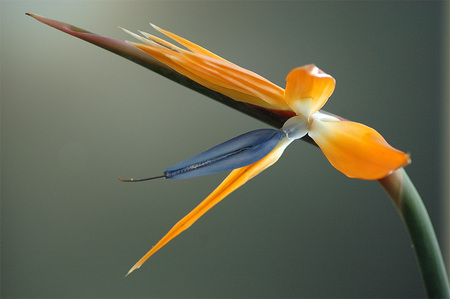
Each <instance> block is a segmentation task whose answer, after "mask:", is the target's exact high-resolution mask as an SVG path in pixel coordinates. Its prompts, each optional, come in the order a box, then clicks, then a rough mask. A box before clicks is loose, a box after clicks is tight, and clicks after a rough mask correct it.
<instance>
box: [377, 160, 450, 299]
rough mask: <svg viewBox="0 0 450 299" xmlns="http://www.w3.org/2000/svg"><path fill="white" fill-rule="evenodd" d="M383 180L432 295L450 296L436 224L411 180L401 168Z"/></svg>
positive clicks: (435, 296) (427, 288) (426, 285)
mask: <svg viewBox="0 0 450 299" xmlns="http://www.w3.org/2000/svg"><path fill="white" fill-rule="evenodd" d="M379 182H380V184H381V186H382V187H383V188H384V190H385V191H386V193H387V194H388V195H389V196H390V197H391V199H392V202H393V203H394V205H395V207H396V208H397V211H398V212H399V213H400V216H401V217H402V219H403V222H404V224H405V226H406V228H407V230H408V233H409V235H410V237H411V241H412V244H413V247H414V251H415V254H416V257H417V261H418V263H419V267H420V270H421V274H422V279H423V282H424V284H425V289H426V291H427V294H428V296H429V297H430V298H450V285H449V281H448V277H447V272H446V269H445V264H444V260H443V258H442V253H441V250H440V248H439V243H438V241H437V238H436V234H435V232H434V229H433V224H432V223H431V220H430V217H429V216H428V212H427V209H426V207H425V205H424V204H423V201H422V199H421V198H420V195H419V193H418V192H417V190H416V188H415V187H414V184H413V183H412V181H411V179H410V178H409V177H408V175H407V173H406V171H405V170H404V169H403V168H401V169H398V170H396V171H395V172H393V173H392V174H390V175H389V176H387V177H385V178H383V179H381V180H379Z"/></svg>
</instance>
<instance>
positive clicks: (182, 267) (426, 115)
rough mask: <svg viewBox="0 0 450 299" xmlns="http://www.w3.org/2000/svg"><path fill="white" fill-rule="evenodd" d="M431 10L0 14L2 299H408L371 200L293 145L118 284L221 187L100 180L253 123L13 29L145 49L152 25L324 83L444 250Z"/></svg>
mask: <svg viewBox="0 0 450 299" xmlns="http://www.w3.org/2000/svg"><path fill="white" fill-rule="evenodd" d="M447 4H448V3H446V2H440V1H436V2H431V1H401V2H394V1H379V2H378V1H368V2H366V1H364V2H363V1H361V2H360V1H349V2H341V1H339V2H331V1H320V2H315V1H304V2H303V1H287V2H284V1H276V2H275V1H262V2H258V1H243V2H239V1H223V2H222V1H170V2H169V1H167V2H166V1H36V0H34V1H4V0H3V1H1V2H0V10H1V134H2V135H1V201H2V202H1V205H2V206H1V209H2V210H1V271H2V272H1V283H2V284H1V294H2V296H3V297H22V298H23V297H122V298H125V297H423V296H425V291H424V288H423V284H422V282H421V278H420V275H419V272H418V267H417V264H416V261H415V256H414V253H413V251H412V248H411V244H410V240H409V236H408V235H407V232H406V230H405V228H404V226H403V223H402V221H401V219H400V217H399V216H398V214H397V212H396V210H395V208H394V206H393V205H392V203H391V202H390V200H389V198H388V197H387V196H386V195H385V194H384V193H383V191H382V189H381V188H380V186H379V185H378V183H377V182H373V181H361V180H354V179H348V178H346V177H345V176H344V175H342V174H341V173H339V172H338V171H336V170H335V169H334V168H333V167H331V166H330V165H329V163H328V162H327V160H326V159H325V157H324V156H323V154H322V153H321V152H320V151H319V150H318V149H317V148H315V147H313V146H311V145H309V144H306V143H304V142H296V143H294V144H293V145H291V146H290V147H289V148H288V149H287V151H286V152H285V154H284V156H283V157H282V158H281V159H280V161H279V162H278V163H277V164H276V165H275V166H273V167H271V168H270V169H268V170H267V171H265V172H264V173H263V174H261V175H259V176H258V177H256V178H255V179H253V180H252V181H250V182H249V183H247V184H246V185H245V186H244V187H242V188H240V189H239V190H238V191H236V192H234V193H233V194H232V195H231V196H229V197H228V198H226V199H225V200H224V201H223V202H221V203H220V204H219V205H218V206H216V207H215V208H214V209H213V210H211V211H210V212H208V213H207V214H206V215H205V216H204V217H202V218H201V219H200V220H199V221H198V222H197V223H195V224H194V225H193V226H192V227H191V228H190V229H189V230H187V231H186V232H184V233H183V234H181V235H180V236H179V237H177V238H176V239H175V240H173V241H172V242H171V243H169V245H167V246H166V247H164V248H163V249H162V250H161V251H160V252H158V253H157V254H156V255H154V256H153V257H152V258H151V259H150V260H149V261H148V262H147V263H145V264H144V266H143V267H142V268H141V269H140V270H138V271H136V272H135V273H133V274H132V275H130V276H129V277H127V278H124V275H125V273H126V272H127V271H128V270H129V268H130V267H131V266H132V265H133V264H134V263H135V262H136V261H137V260H138V259H139V258H140V257H141V256H142V255H143V254H145V253H146V252H147V251H148V250H149V249H150V248H151V247H152V246H153V245H154V244H155V243H156V242H157V241H158V240H159V239H160V238H161V237H162V236H163V235H164V234H165V233H166V232H167V231H168V230H169V229H170V228H171V227H172V226H173V225H174V224H175V223H176V222H177V221H178V220H179V219H180V218H181V217H183V216H184V215H185V214H187V213H188V212H189V211H190V210H191V209H193V208H194V207H195V206H196V205H197V204H198V203H199V202H200V201H201V200H203V199H204V197H205V196H207V195H208V194H209V193H210V192H211V191H212V190H213V189H214V188H215V187H216V186H217V185H218V184H219V183H220V182H221V181H222V179H223V178H224V177H225V176H226V174H218V175H213V176H209V177H202V178H196V179H191V180H184V181H168V180H157V181H152V182H147V183H141V184H124V183H120V182H119V181H117V179H116V178H117V177H118V176H121V177H125V178H128V177H134V178H139V177H147V176H153V175H159V174H161V172H162V171H163V170H164V169H165V168H167V167H169V166H171V165H173V164H175V163H177V162H179V161H181V160H183V159H185V158H187V157H190V156H192V155H194V154H197V153H199V152H201V151H202V150H204V149H207V148H209V147H211V146H213V145H216V144H218V143H220V142H222V141H225V140H227V139H230V138H232V137H234V136H237V135H238V134H241V133H244V132H247V131H250V130H253V129H257V128H265V127H267V125H265V124H263V123H261V122H259V121H257V120H254V119H251V118H249V117H247V116H246V115H243V114H241V113H239V112H236V111H234V110H232V109H230V108H228V107H226V106H223V105H221V104H219V103H217V102H215V101H213V100H210V99H208V98H206V97H204V96H202V95H200V94H197V93H195V92H193V91H190V90H188V89H186V88H184V87H181V86H179V85H177V84H176V83H173V82H171V81H169V80H167V79H165V78H163V77H161V76H159V75H157V74H155V73H152V72H150V71H148V70H146V69H144V68H142V67H140V66H138V65H135V64H133V63H131V62H129V61H127V60H125V59H123V58H121V57H118V56H116V55H114V54H112V53H110V52H107V51H105V50H103V49H100V48H97V47H95V46H93V45H90V44H88V43H86V42H84V41H81V40H79V39H76V38H74V37H71V36H68V35H66V34H64V33H62V32H59V31H56V30H55V29H53V28H50V27H47V26H45V25H43V24H41V23H38V22H37V21H35V20H34V19H32V18H29V17H26V16H25V15H24V13H25V12H32V13H37V14H41V15H44V16H46V17H49V18H54V19H58V20H61V21H64V22H68V23H71V24H73V25H76V26H78V27H81V28H84V29H87V30H89V31H92V32H95V33H98V34H101V35H104V36H108V37H112V38H116V39H122V40H125V39H129V40H131V39H132V38H131V37H129V36H127V35H126V34H125V33H123V32H122V31H120V30H119V29H117V28H116V27H115V26H114V25H120V26H122V27H125V28H128V29H130V30H132V31H135V32H136V30H144V31H147V32H150V33H154V31H153V29H152V28H151V27H150V26H149V25H148V23H149V22H152V23H154V24H157V25H159V26H160V27H162V28H165V29H168V30H170V31H172V32H174V33H177V34H179V35H181V36H183V37H185V38H187V39H189V40H191V41H194V42H196V43H198V44H200V45H202V46H204V47H206V48H208V49H210V50H211V51H213V52H216V53H217V54H219V55H221V56H223V57H225V58H226V59H229V60H231V61H233V62H235V63H237V64H238V65H241V66H243V67H245V68H248V69H250V70H253V71H255V72H257V73H259V74H261V75H262V76H264V77H266V78H268V79H269V80H271V81H273V82H275V83H276V84H278V85H280V86H283V87H284V85H285V77H286V75H287V73H288V72H289V71H290V70H291V69H293V68H294V67H297V66H300V65H304V64H308V63H315V64H317V65H318V66H319V67H320V68H322V69H323V70H324V71H326V72H327V73H329V74H331V75H332V76H334V77H335V78H336V80H337V86H336V90H335V92H334V94H333V96H332V97H331V98H330V100H329V102H328V103H327V104H326V106H325V107H324V109H325V110H327V111H330V112H333V113H336V114H338V115H341V116H343V117H346V118H349V119H351V120H354V121H359V122H362V123H364V124H367V125H369V126H371V127H373V128H375V129H377V130H378V131H379V132H380V133H381V134H382V135H383V136H384V137H385V138H386V139H387V140H388V142H390V143H391V144H392V145H393V146H395V147H397V148H399V149H402V150H404V151H408V152H410V153H411V155H412V160H413V163H412V164H411V165H410V166H408V167H407V172H408V173H409V175H410V177H411V179H412V180H413V181H414V182H415V184H416V186H417V188H418V190H419V192H420V193H421V194H422V196H423V198H424V201H425V204H426V206H427V208H428V209H429V213H430V216H431V218H432V221H433V223H434V224H435V228H436V231H437V234H438V237H439V240H440V242H441V243H442V245H443V246H444V245H445V244H446V243H445V242H446V239H445V236H447V234H448V231H446V230H445V229H446V226H447V225H448V222H447V224H445V223H446V222H445V221H444V219H446V218H445V217H446V216H445V213H448V207H449V206H448V205H445V201H448V198H447V197H446V195H445V194H444V192H443V190H444V187H445V185H448V181H446V179H445V178H444V177H443V176H444V174H445V173H446V172H445V170H444V169H443V168H442V165H443V157H444V156H445V155H444V154H445V150H444V147H443V146H442V142H443V137H442V136H444V130H443V129H444V125H443V124H444V123H445V122H444V121H445V119H444V117H448V106H445V101H444V100H445V99H446V98H445V87H448V81H445V79H444V77H443V76H444V74H445V72H446V71H447V69H446V66H445V65H443V61H444V58H446V55H444V54H445V53H447V54H448V52H446V50H445V49H444V46H445V37H446V35H447V34H448V32H445V29H446V27H447V26H448V23H444V18H445V13H446V10H448V5H447ZM444 107H446V108H445V109H447V110H444ZM447 179H448V177H447ZM447 217H448V216H447ZM448 251H449V248H448V247H447V248H444V252H446V253H447V252H448ZM447 263H449V261H448V260H447Z"/></svg>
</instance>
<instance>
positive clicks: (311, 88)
mask: <svg viewBox="0 0 450 299" xmlns="http://www.w3.org/2000/svg"><path fill="white" fill-rule="evenodd" d="M153 27H154V28H155V29H157V30H158V31H160V32H162V33H163V34H165V35H167V36H169V37H171V38H172V39H174V40H175V41H177V42H179V43H180V44H181V45H183V46H185V47H186V48H187V49H189V50H190V51H189V50H185V49H182V48H180V47H177V46H175V45H173V44H171V43H169V42H166V41H164V40H162V39H160V38H158V37H155V36H153V35H150V34H148V33H144V32H141V33H142V34H143V36H144V37H141V36H138V35H136V34H134V33H131V32H129V31H128V30H125V29H124V30H125V31H126V32H127V33H129V34H131V35H133V36H135V37H136V38H138V39H139V40H140V41H142V42H144V44H140V43H133V42H130V44H132V45H134V46H135V47H137V48H138V49H140V50H142V51H144V52H146V53H148V54H150V55H151V56H152V57H154V58H156V59H158V60H159V61H161V62H162V63H164V64H166V65H168V66H169V67H171V68H173V69H174V70H176V71H177V72H179V73H181V74H182V75H184V76H186V77H188V78H190V79H192V80H194V81H196V82H197V83H199V84H201V85H204V86H206V87H208V88H210V89H212V90H215V91H217V92H220V93H222V94H225V95H227V96H229V97H231V98H233V99H234V100H236V101H240V102H245V103H249V104H253V105H258V106H261V107H264V108H270V109H277V110H290V111H293V112H294V113H295V114H296V116H294V117H292V118H290V119H289V120H288V121H286V123H285V124H284V126H283V128H282V133H283V136H284V137H283V138H282V139H281V140H280V141H279V142H278V141H277V142H278V144H277V145H276V146H275V144H274V143H273V141H272V144H273V146H274V147H272V148H273V150H271V151H270V152H269V153H268V154H267V155H265V156H264V157H263V158H261V159H260V160H258V161H256V162H253V163H251V164H250V165H248V163H247V164H244V163H243V164H241V167H240V168H236V169H235V170H233V171H232V172H231V173H230V174H229V175H228V177H227V178H226V179H225V180H224V181H223V182H222V184H221V185H219V186H218V187H217V188H216V189H215V190H214V191H213V192H212V193H211V194H210V195H209V196H208V197H207V198H206V199H205V200H204V201H203V202H202V203H201V204H200V205H199V206H197V207H196V208H195V209H194V210H193V211H192V212H190V213H189V214H188V215H186V216H185V217H184V218H183V219H181V220H180V221H179V222H178V223H177V224H176V225H175V226H174V227H173V228H172V229H171V230H170V231H169V232H168V233H167V234H166V235H165V236H164V237H163V239H161V240H160V241H159V242H158V243H157V244H156V245H155V246H154V247H153V248H152V249H151V250H150V251H149V252H148V253H147V254H146V255H145V256H144V257H143V258H142V259H141V260H139V261H138V262H137V263H136V265H134V266H133V268H131V270H130V271H129V272H128V274H129V273H131V272H132V271H133V270H135V269H136V268H138V267H140V266H141V265H142V264H143V263H144V262H145V261H146V260H147V259H148V258H149V257H150V256H151V255H153V254H154V253H155V252H156V251H158V250H159V249H160V248H161V247H163V246H164V245H165V244H167V243H168V242H169V241H170V240H172V239H173V238H174V237H176V236H177V235H178V234H180V233H181V232H182V231H184V230H185V229H187V228H188V227H189V226H190V225H191V224H192V223H194V222H195V221H196V220H197V219H198V218H200V217H201V216H202V215H203V214H204V213H206V212H207V211H208V210H209V209H210V208H212V207H213V206H214V205H215V204H217V203H218V202H219V201H221V200H222V199H223V198H225V197H226V196H227V195H228V194H230V193H231V192H233V191H234V190H236V189H237V188H239V187H240V186H242V185H243V184H244V183H245V182H247V181H248V180H250V179H251V178H253V177H254V176H256V175H257V174H259V173H260V172H261V171H263V170H265V169H266V168H268V167H269V166H271V165H272V164H274V163H275V162H276V161H277V160H278V158H279V157H280V156H281V155H282V153H283V151H284V149H285V148H286V147H287V146H288V145H289V144H290V143H291V142H292V141H293V140H296V139H299V138H302V137H303V136H305V135H306V134H308V135H309V136H310V137H311V138H312V139H313V140H314V141H315V142H316V143H317V145H318V146H319V147H320V148H321V150H322V152H323V153H324V154H325V156H326V157H327V159H328V160H329V162H330V163H331V164H332V165H333V166H334V167H335V168H336V169H338V170H339V171H341V172H342V173H344V174H345V175H347V176H348V177H351V178H359V179H366V180H375V179H381V178H383V177H385V176H387V175H389V174H390V173H391V172H392V171H394V170H396V169H398V168H400V167H403V166H405V165H407V164H408V163H410V158H409V155H408V154H405V153H403V152H401V151H399V150H396V149H394V148H393V147H391V146H390V145H389V144H388V143H387V142H386V141H385V140H384V139H383V137H382V136H381V135H380V134H379V133H378V132H376V131H375V130H374V129H372V128H370V127H367V126H365V125H362V124H359V123H355V122H351V121H347V120H343V119H341V118H339V117H335V116H332V115H329V114H325V113H323V112H321V111H320V109H321V108H322V107H323V106H324V105H325V103H326V102H327V100H328V98H329V97H330V96H331V94H332V93H333V91H334V88H335V80H334V78H333V77H332V76H330V75H329V74H327V73H325V72H323V71H322V70H320V69H319V68H318V67H316V66H315V65H314V64H309V65H305V66H302V67H298V68H295V69H293V70H292V71H291V72H290V73H289V74H288V76H287V78H286V89H285V90H283V89H282V88H281V87H279V86H277V85H275V84H273V83H272V82H270V81H269V80H267V79H265V78H263V77H261V76H260V75H258V74H255V73H253V72H251V71H249V70H246V69H244V68H242V67H239V66H237V65H235V64H233V63H231V62H229V61H227V60H225V59H223V58H221V57H220V56H218V55H216V54H214V53H212V52H210V51H208V50H206V49H204V48H202V47H200V46H198V45H196V44H194V43H192V42H189V41H187V40H186V39H184V38H182V37H179V36H177V35H175V34H173V33H170V32H168V31H166V30H163V29H161V28H159V27H156V26H153ZM218 147H219V148H221V151H222V150H223V148H222V147H221V145H220V146H218ZM200 155H202V154H200ZM225 155H228V154H227V153H225ZM180 164H183V165H184V162H182V163H180ZM238 164H239V163H237V164H235V165H236V166H235V167H238V166H237V165H238Z"/></svg>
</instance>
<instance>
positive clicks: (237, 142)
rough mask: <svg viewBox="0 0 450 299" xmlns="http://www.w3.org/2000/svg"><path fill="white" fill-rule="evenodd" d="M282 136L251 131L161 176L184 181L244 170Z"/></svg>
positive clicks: (269, 130) (180, 164)
mask: <svg viewBox="0 0 450 299" xmlns="http://www.w3.org/2000/svg"><path fill="white" fill-rule="evenodd" d="M282 137H283V133H282V132H280V131H279V130H274V129H261V130H255V131H251V132H248V133H245V134H242V135H240V136H238V137H235V138H233V139H230V140H228V141H225V142H224V143H222V144H219V145H217V146H215V147H213V148H211V149H209V150H207V151H204V152H203V153H200V154H198V155H196V156H194V157H192V158H189V159H187V160H184V161H183V162H180V163H178V164H176V165H174V166H172V167H170V168H167V169H166V170H165V171H164V176H165V177H166V178H167V179H187V178H193V177H198V176H203V175H209V174H214V173H219V172H223V171H228V170H233V169H236V168H240V167H244V166H247V165H250V164H252V163H255V162H256V161H259V160H261V159H262V158H264V157H265V156H266V155H267V154H268V153H270V151H272V150H273V149H274V147H275V146H276V145H277V144H278V142H279V141H280V140H281V138H282Z"/></svg>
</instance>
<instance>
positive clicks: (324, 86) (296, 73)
mask: <svg viewBox="0 0 450 299" xmlns="http://www.w3.org/2000/svg"><path fill="white" fill-rule="evenodd" d="M335 85H336V82H335V80H334V78H333V77H331V76H330V75H328V74H326V73H324V72H323V71H322V70H320V69H319V68H318V67H316V66H315V65H314V64H308V65H304V66H301V67H298V68H295V69H293V70H292V71H291V72H290V73H289V74H288V75H287V77H286V90H285V101H286V102H287V103H288V104H289V106H290V107H291V108H292V110H294V111H295V112H296V113H297V114H301V115H303V116H305V117H309V116H310V115H312V114H314V113H315V112H317V111H318V110H319V109H320V108H322V107H323V105H325V103H326V102H327V100H328V98H329V97H330V96H331V94H332V93H333V91H334V87H335Z"/></svg>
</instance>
